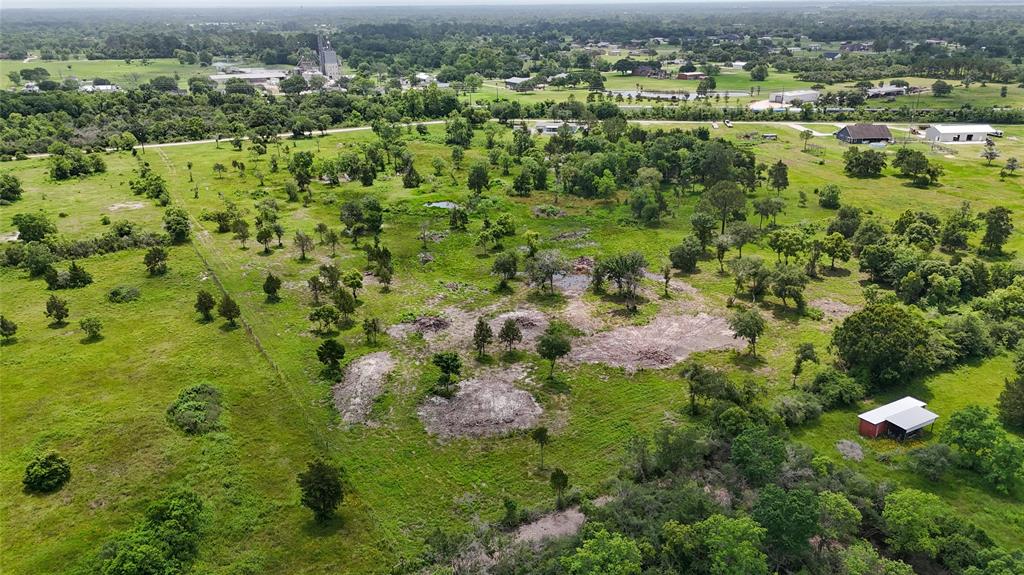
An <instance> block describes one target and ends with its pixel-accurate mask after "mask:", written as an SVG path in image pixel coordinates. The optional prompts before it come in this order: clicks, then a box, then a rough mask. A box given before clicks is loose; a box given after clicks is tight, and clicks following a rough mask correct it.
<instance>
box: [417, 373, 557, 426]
mask: <svg viewBox="0 0 1024 575" xmlns="http://www.w3.org/2000/svg"><path fill="white" fill-rule="evenodd" d="M528 381H529V378H528V375H527V373H526V369H525V368H524V367H523V366H518V365H517V366H512V367H509V368H505V369H497V368H495V369H489V370H485V371H483V372H481V373H480V374H478V375H477V376H476V377H474V378H472V379H467V380H465V381H463V382H461V383H459V390H458V391H457V392H456V393H455V396H454V397H452V398H451V399H445V398H443V397H436V396H434V397H430V398H429V399H427V400H426V401H424V402H423V404H422V405H420V408H419V410H418V413H419V416H420V421H422V422H423V426H424V427H425V428H426V430H427V432H428V433H430V434H431V435H437V436H439V437H445V438H450V437H484V436H490V435H503V434H506V433H509V432H511V431H516V430H521V429H529V428H531V427H534V426H535V425H536V424H537V421H538V420H539V419H540V416H541V413H543V410H542V409H541V407H540V405H538V404H537V402H536V400H534V399H533V396H532V395H530V393H529V392H527V391H523V390H522V389H518V388H516V387H515V384H517V383H520V384H521V383H525V382H528Z"/></svg>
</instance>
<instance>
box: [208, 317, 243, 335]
mask: <svg viewBox="0 0 1024 575" xmlns="http://www.w3.org/2000/svg"><path fill="white" fill-rule="evenodd" d="M210 321H213V320H210ZM240 327H242V326H241V325H240V324H238V323H235V324H232V323H231V322H227V321H226V322H224V323H222V324H220V327H219V328H217V329H219V330H221V331H222V332H224V333H231V332H233V331H235V330H236V329H238V328H240Z"/></svg>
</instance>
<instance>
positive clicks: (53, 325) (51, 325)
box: [46, 321, 68, 329]
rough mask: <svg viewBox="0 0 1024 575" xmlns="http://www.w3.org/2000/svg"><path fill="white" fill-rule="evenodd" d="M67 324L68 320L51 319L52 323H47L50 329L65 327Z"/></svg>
mask: <svg viewBox="0 0 1024 575" xmlns="http://www.w3.org/2000/svg"><path fill="white" fill-rule="evenodd" d="M67 325H68V322H66V321H51V322H50V323H48V324H46V327H48V328H50V329H60V328H62V327H65V326H67Z"/></svg>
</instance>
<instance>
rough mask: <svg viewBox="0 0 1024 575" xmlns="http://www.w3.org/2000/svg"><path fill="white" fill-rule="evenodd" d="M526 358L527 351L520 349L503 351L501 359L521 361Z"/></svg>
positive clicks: (511, 361) (504, 361)
mask: <svg viewBox="0 0 1024 575" xmlns="http://www.w3.org/2000/svg"><path fill="white" fill-rule="evenodd" d="M524 359H526V353H525V352H523V351H521V350H518V349H513V350H506V351H502V352H501V361H502V362H503V363H519V362H520V361H523V360H524Z"/></svg>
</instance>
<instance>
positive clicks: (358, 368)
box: [333, 351, 395, 424]
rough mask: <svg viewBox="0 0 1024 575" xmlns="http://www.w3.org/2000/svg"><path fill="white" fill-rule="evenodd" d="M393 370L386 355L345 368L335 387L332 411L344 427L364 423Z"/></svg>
mask: <svg viewBox="0 0 1024 575" xmlns="http://www.w3.org/2000/svg"><path fill="white" fill-rule="evenodd" d="M394 368H395V360H394V358H393V357H391V354H390V353H388V352H386V351H378V352H376V353H371V354H369V355H364V356H363V357H360V358H358V359H355V360H353V361H352V363H350V364H348V367H347V368H346V369H345V376H344V377H343V378H342V380H341V381H340V382H338V383H337V384H335V386H334V389H333V392H334V407H335V408H336V409H337V410H338V413H339V414H341V420H342V421H344V422H345V423H349V424H352V423H365V422H366V420H367V418H368V417H369V416H370V410H371V409H372V408H373V402H374V400H375V399H377V397H378V396H379V395H380V393H381V391H382V390H383V389H384V381H385V380H386V379H387V377H388V374H389V373H391V370H392V369H394Z"/></svg>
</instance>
